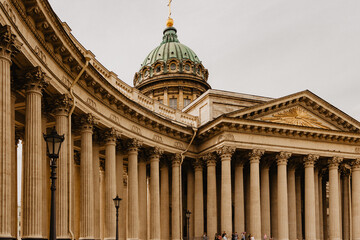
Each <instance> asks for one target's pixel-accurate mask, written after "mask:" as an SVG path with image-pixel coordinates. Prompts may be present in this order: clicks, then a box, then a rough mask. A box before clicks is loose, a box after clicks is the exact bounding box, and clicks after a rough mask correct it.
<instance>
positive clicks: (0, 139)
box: [0, 25, 41, 239]
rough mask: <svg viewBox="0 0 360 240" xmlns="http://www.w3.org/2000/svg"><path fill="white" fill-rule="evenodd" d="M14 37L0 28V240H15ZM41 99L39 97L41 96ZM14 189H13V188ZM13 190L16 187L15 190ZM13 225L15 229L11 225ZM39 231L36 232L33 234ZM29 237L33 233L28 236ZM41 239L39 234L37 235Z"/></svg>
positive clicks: (6, 30) (4, 28) (5, 28)
mask: <svg viewBox="0 0 360 240" xmlns="http://www.w3.org/2000/svg"><path fill="white" fill-rule="evenodd" d="M15 38H16V37H15V35H13V34H12V33H11V29H10V26H7V25H5V26H2V27H0V199H1V200H0V201H1V205H0V238H9V239H10V238H15V237H16V234H15V233H14V231H13V230H14V228H15V226H17V222H15V221H14V220H15V219H16V216H17V211H16V212H14V207H12V205H13V204H14V200H13V199H12V196H14V194H12V191H13V190H12V188H13V187H14V186H13V185H12V176H13V175H16V172H13V171H14V170H15V169H14V168H12V167H11V166H12V158H13V157H12V155H13V154H12V153H11V151H12V149H13V146H12V145H11V144H12V143H13V141H12V139H11V138H14V135H13V133H11V132H12V131H14V129H13V128H12V127H11V116H12V115H11V85H10V65H11V55H12V54H14V53H16V52H17V51H16V46H15ZM40 99H41V95H40ZM40 160H41V159H40ZM13 189H14V188H13ZM15 189H16V187H15ZM16 210H17V208H16ZM14 224H15V225H14ZM37 231H38V230H35V232H34V233H35V234H38V233H36V232H37ZM29 234H30V235H31V234H32V233H31V232H29ZM39 234H40V235H41V233H39Z"/></svg>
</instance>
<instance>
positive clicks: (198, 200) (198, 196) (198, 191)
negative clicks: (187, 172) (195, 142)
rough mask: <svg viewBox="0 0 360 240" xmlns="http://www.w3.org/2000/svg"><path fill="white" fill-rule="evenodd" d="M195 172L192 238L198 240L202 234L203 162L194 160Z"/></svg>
mask: <svg viewBox="0 0 360 240" xmlns="http://www.w3.org/2000/svg"><path fill="white" fill-rule="evenodd" d="M193 164H194V170H195V200H194V223H195V224H194V236H195V239H197V240H200V239H201V237H202V235H203V234H204V193H203V192H204V191H203V162H202V161H201V160H200V159H196V160H195V161H194V162H193Z"/></svg>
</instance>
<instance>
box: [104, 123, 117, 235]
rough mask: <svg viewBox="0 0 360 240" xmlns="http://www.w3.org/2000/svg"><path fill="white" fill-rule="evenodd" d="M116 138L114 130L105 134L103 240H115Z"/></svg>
mask: <svg viewBox="0 0 360 240" xmlns="http://www.w3.org/2000/svg"><path fill="white" fill-rule="evenodd" d="M116 138H117V134H116V131H115V130H114V129H110V130H108V131H107V132H106V133H105V142H106V143H105V239H115V237H116V236H115V233H116V224H114V223H116V219H115V217H116V215H115V211H116V209H115V207H114V202H113V199H114V198H115V197H116V164H115V163H116Z"/></svg>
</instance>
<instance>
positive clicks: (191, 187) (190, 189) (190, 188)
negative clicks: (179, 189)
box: [186, 166, 195, 239]
mask: <svg viewBox="0 0 360 240" xmlns="http://www.w3.org/2000/svg"><path fill="white" fill-rule="evenodd" d="M194 175H195V174H194V171H193V169H192V167H191V166H190V167H189V168H188V170H187V210H189V211H190V212H191V214H190V218H189V225H190V226H189V238H190V239H193V238H194V200H195V197H194V196H195V176H194ZM186 231H187V229H186ZM186 236H188V235H186Z"/></svg>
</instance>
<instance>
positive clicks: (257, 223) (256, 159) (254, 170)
mask: <svg viewBox="0 0 360 240" xmlns="http://www.w3.org/2000/svg"><path fill="white" fill-rule="evenodd" d="M263 154H264V150H260V149H254V150H253V151H252V152H251V153H250V233H251V234H252V235H253V236H254V237H255V239H260V238H261V205H260V204H261V203H260V168H259V163H260V158H261V156H262V155H263Z"/></svg>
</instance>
